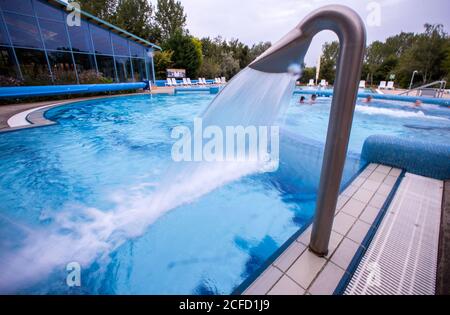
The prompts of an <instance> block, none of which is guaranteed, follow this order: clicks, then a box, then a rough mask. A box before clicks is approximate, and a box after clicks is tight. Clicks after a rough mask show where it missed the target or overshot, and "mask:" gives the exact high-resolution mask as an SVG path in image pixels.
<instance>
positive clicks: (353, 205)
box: [243, 164, 401, 295]
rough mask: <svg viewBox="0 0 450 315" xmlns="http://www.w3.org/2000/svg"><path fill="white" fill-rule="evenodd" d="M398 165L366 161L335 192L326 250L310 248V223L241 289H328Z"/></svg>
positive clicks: (357, 245) (343, 270) (358, 243)
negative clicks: (323, 252)
mask: <svg viewBox="0 0 450 315" xmlns="http://www.w3.org/2000/svg"><path fill="white" fill-rule="evenodd" d="M400 174H401V170H400V169H395V168H391V167H387V166H384V165H377V164H370V165H369V166H368V167H367V168H366V169H365V170H364V171H363V172H362V173H361V174H360V175H359V176H358V177H357V178H356V179H355V180H354V181H353V182H352V183H351V185H350V186H349V187H348V188H347V189H345V191H343V192H342V194H341V195H340V196H339V199H338V204H337V207H336V216H335V219H334V224H333V230H332V233H331V239H330V246H329V253H328V255H327V256H326V257H323V258H322V257H318V256H316V255H315V254H313V253H312V252H310V251H309V250H308V249H307V247H308V244H309V239H310V234H311V226H310V227H309V228H308V229H306V230H305V232H304V233H303V234H302V235H301V236H300V237H299V238H298V239H297V240H296V241H295V242H293V243H292V244H291V245H290V246H289V247H288V248H287V249H286V250H285V251H284V252H283V253H282V254H281V255H280V256H279V257H278V258H277V259H276V260H275V261H274V262H273V263H272V264H271V265H270V266H269V267H268V268H267V269H266V270H265V271H264V272H263V273H262V274H261V275H260V276H259V277H258V278H257V279H256V280H255V281H254V282H253V283H252V284H251V285H250V286H249V287H248V288H247V289H246V290H245V291H244V293H243V294H246V295H264V294H269V295H270V294H290V295H302V294H313V295H315V294H325V295H328V294H333V293H334V292H335V290H336V288H337V287H338V285H339V283H340V281H341V279H342V278H343V277H344V276H351V270H349V266H350V263H351V262H352V259H353V257H354V256H355V254H356V252H357V251H358V249H364V245H363V240H364V239H365V237H366V235H367V234H368V233H369V231H371V230H372V231H373V229H374V228H375V223H376V222H375V219H376V218H377V216H378V214H379V213H380V210H381V208H382V207H383V205H384V203H385V201H386V200H387V198H388V196H389V194H390V193H391V191H392V190H393V188H394V185H395V184H396V182H397V180H398V179H399V176H400Z"/></svg>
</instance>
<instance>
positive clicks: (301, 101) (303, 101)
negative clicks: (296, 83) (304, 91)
mask: <svg viewBox="0 0 450 315" xmlns="http://www.w3.org/2000/svg"><path fill="white" fill-rule="evenodd" d="M305 100H306V98H305V97H304V96H302V97H300V100H299V101H298V102H299V103H300V104H305Z"/></svg>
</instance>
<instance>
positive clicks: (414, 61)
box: [398, 24, 448, 86]
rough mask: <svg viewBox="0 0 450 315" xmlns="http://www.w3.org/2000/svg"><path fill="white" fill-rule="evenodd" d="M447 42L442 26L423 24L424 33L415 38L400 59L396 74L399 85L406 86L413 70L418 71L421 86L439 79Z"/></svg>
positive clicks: (442, 72)
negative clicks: (420, 77) (397, 73)
mask: <svg viewBox="0 0 450 315" xmlns="http://www.w3.org/2000/svg"><path fill="white" fill-rule="evenodd" d="M447 41H448V35H447V34H446V33H445V32H444V27H443V26H442V24H436V25H431V24H425V32H424V33H421V34H419V35H418V36H417V37H416V40H415V41H414V42H413V43H412V45H411V46H410V47H409V48H408V49H406V50H405V52H404V53H403V54H402V56H401V58H400V62H399V65H398V72H399V74H400V79H401V81H402V82H401V85H403V86H406V85H407V83H408V81H409V77H410V76H411V73H412V72H413V71H414V70H418V71H419V73H420V75H421V76H422V83H423V84H425V83H428V82H431V81H434V80H439V79H441V78H442V77H443V76H444V75H445V73H444V70H443V67H442V64H443V61H444V60H445V57H446V56H445V54H446V50H445V47H446V44H447Z"/></svg>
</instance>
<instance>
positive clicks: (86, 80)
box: [73, 54, 101, 84]
mask: <svg viewBox="0 0 450 315" xmlns="http://www.w3.org/2000/svg"><path fill="white" fill-rule="evenodd" d="M73 57H74V58H75V64H76V66H77V71H78V80H80V83H81V84H94V83H101V81H100V77H99V76H98V75H97V71H96V70H95V61H94V55H90V54H73Z"/></svg>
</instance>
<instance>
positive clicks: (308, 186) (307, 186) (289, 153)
mask: <svg viewBox="0 0 450 315" xmlns="http://www.w3.org/2000/svg"><path fill="white" fill-rule="evenodd" d="M324 147H325V145H324V143H323V142H320V141H316V140H313V139H310V138H306V137H303V136H301V135H299V134H297V133H294V132H291V131H288V130H286V129H284V128H283V129H281V130H280V167H279V170H278V172H276V173H275V174H274V176H275V177H276V176H280V177H281V178H282V180H279V181H277V182H280V183H283V184H284V185H286V186H287V187H283V189H284V190H290V189H291V188H290V187H296V189H294V190H299V189H300V190H301V191H302V194H303V195H305V196H309V197H310V198H314V199H315V198H316V194H317V189H318V187H319V182H320V174H321V171H322V161H323V156H324ZM302 157H303V158H302ZM366 164H367V163H366V162H365V161H362V160H361V156H360V154H358V153H354V152H351V151H349V152H348V153H347V158H346V160H345V165H344V172H343V175H342V180H341V190H342V189H344V187H345V186H347V185H348V184H349V183H350V182H351V180H352V179H353V177H354V175H355V174H357V173H358V172H359V171H360V170H361V169H363V168H364V167H365V165H366ZM292 174H295V176H293V175H292Z"/></svg>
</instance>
